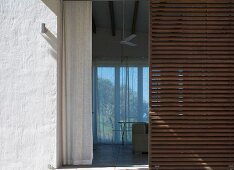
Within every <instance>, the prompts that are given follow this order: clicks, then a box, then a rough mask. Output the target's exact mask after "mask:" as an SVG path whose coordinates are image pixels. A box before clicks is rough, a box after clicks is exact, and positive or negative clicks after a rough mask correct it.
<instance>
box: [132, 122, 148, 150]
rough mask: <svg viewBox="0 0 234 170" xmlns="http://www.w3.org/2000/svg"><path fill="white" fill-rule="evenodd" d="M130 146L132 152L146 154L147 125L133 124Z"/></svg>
mask: <svg viewBox="0 0 234 170" xmlns="http://www.w3.org/2000/svg"><path fill="white" fill-rule="evenodd" d="M132 145H133V152H135V153H146V152H148V124H147V123H134V124H133V125H132Z"/></svg>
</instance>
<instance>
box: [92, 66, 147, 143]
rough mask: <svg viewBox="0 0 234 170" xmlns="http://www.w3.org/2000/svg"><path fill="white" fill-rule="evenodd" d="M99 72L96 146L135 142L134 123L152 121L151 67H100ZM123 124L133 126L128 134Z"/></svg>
mask: <svg viewBox="0 0 234 170" xmlns="http://www.w3.org/2000/svg"><path fill="white" fill-rule="evenodd" d="M95 70H96V73H95V74H94V75H95V76H96V77H95V79H94V80H95V83H94V85H95V86H96V87H94V89H95V92H94V93H95V96H96V97H95V103H96V107H95V108H96V111H95V119H96V120H94V121H96V122H95V124H96V128H95V132H94V134H96V140H97V141H96V143H102V144H114V143H115V144H116V143H121V142H122V140H123V139H122V137H123V138H124V141H125V143H126V142H127V143H131V138H132V136H131V122H148V105H149V100H148V96H149V94H148V92H149V87H148V84H149V83H148V81H149V73H148V67H142V66H131V67H122V66H115V67H104V66H97V67H96V69H95ZM146 93H147V94H146ZM121 122H128V123H129V126H128V127H127V129H126V133H124V135H123V134H122V129H121V125H122V124H121ZM122 135H123V136H122Z"/></svg>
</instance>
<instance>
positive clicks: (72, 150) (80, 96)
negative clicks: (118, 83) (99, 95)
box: [63, 1, 93, 165]
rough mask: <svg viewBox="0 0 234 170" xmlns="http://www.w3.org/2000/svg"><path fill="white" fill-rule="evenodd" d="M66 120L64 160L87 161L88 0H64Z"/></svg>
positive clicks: (89, 92)
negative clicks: (65, 0) (74, 0)
mask: <svg viewBox="0 0 234 170" xmlns="http://www.w3.org/2000/svg"><path fill="white" fill-rule="evenodd" d="M64 46H65V47H64V52H65V58H66V59H65V61H66V64H65V65H66V73H65V79H66V87H65V89H66V109H65V110H66V116H65V117H66V120H65V130H64V132H65V133H64V134H63V135H64V138H65V140H64V143H65V144H64V147H65V148H64V151H65V153H64V164H67V165H82V164H91V163H92V158H93V137H92V2H90V1H76V2H64Z"/></svg>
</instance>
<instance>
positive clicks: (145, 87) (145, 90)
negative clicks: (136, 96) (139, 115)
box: [143, 67, 149, 122]
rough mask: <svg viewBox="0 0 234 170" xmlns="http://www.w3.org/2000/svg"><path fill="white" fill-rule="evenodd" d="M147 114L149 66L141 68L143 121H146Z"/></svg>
mask: <svg viewBox="0 0 234 170" xmlns="http://www.w3.org/2000/svg"><path fill="white" fill-rule="evenodd" d="M148 114H149V67H144V68H143V121H145V122H148Z"/></svg>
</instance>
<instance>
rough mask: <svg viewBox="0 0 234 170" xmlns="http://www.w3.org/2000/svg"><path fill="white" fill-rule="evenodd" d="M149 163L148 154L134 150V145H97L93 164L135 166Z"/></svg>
mask: <svg viewBox="0 0 234 170" xmlns="http://www.w3.org/2000/svg"><path fill="white" fill-rule="evenodd" d="M135 165H148V154H141V153H136V154H134V153H133V151H132V145H95V146H94V159H93V166H94V167H101V166H112V167H121V166H135Z"/></svg>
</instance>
